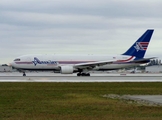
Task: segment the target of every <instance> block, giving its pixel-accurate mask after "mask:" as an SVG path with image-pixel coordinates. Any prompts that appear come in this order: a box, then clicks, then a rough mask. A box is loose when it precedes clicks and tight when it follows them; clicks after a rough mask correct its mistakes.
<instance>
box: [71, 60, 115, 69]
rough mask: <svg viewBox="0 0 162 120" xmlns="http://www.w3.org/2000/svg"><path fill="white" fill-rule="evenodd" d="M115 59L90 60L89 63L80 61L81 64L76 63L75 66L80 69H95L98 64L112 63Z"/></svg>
mask: <svg viewBox="0 0 162 120" xmlns="http://www.w3.org/2000/svg"><path fill="white" fill-rule="evenodd" d="M113 62H115V61H113V60H110V61H99V62H88V63H79V64H75V65H74V68H79V69H93V68H95V67H96V66H102V65H106V64H112V63H113Z"/></svg>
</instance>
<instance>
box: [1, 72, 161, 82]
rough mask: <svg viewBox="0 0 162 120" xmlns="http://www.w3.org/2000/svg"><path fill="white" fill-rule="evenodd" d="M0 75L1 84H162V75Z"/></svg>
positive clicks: (47, 73) (40, 73)
mask: <svg viewBox="0 0 162 120" xmlns="http://www.w3.org/2000/svg"><path fill="white" fill-rule="evenodd" d="M26 74H27V76H25V77H23V76H22V73H19V72H13V73H0V82H162V74H125V73H124V74H123V73H122V74H120V73H116V74H103V73H101V74H94V73H92V74H91V76H90V77H85V76H81V77H77V76H76V74H70V75H67V74H64V75H62V74H58V73H50V72H39V73H37V72H34V73H26Z"/></svg>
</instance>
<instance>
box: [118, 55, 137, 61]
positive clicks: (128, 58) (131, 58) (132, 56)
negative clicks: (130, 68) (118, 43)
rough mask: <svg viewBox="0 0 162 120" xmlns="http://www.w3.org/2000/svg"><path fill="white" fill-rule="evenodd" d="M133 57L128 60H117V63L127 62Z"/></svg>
mask: <svg viewBox="0 0 162 120" xmlns="http://www.w3.org/2000/svg"><path fill="white" fill-rule="evenodd" d="M133 57H134V56H131V57H130V58H128V59H126V60H117V62H128V61H130V60H131V59H133Z"/></svg>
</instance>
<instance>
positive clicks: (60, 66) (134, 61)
mask: <svg viewBox="0 0 162 120" xmlns="http://www.w3.org/2000/svg"><path fill="white" fill-rule="evenodd" d="M153 31H154V30H151V29H150V30H147V31H146V32H145V33H144V34H143V35H142V36H141V37H140V38H139V39H138V40H137V41H136V42H135V43H134V44H133V45H132V46H131V47H130V48H129V49H128V50H127V51H126V52H125V53H123V54H121V55H112V56H110V55H41V54H35V55H24V56H20V57H17V58H16V59H15V60H14V61H13V62H12V64H11V65H12V66H13V67H14V68H16V69H19V70H52V71H60V72H61V73H62V74H72V73H75V72H77V76H90V71H92V70H102V71H103V70H114V69H120V68H126V67H133V66H138V65H140V64H143V63H147V62H149V61H150V59H152V58H154V57H152V58H144V55H145V52H146V50H147V48H148V45H149V42H150V39H151V36H152V34H153Z"/></svg>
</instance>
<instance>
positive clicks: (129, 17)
mask: <svg viewBox="0 0 162 120" xmlns="http://www.w3.org/2000/svg"><path fill="white" fill-rule="evenodd" d="M149 28H151V29H155V31H154V34H153V36H152V40H151V42H150V45H149V48H148V50H147V53H146V57H151V56H157V57H160V59H161V58H162V0H0V56H1V57H0V63H10V62H11V61H12V60H13V59H14V58H16V57H17V56H21V55H24V54H35V53H38V54H41V53H42V54H53V53H57V54H122V53H124V52H125V51H126V50H127V49H128V48H129V47H130V46H131V45H132V44H133V43H134V42H135V41H136V40H137V39H138V38H139V37H140V36H141V35H142V34H143V33H144V32H145V31H146V30H147V29H149Z"/></svg>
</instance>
